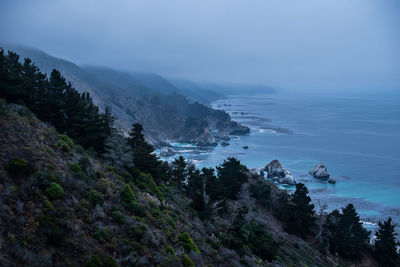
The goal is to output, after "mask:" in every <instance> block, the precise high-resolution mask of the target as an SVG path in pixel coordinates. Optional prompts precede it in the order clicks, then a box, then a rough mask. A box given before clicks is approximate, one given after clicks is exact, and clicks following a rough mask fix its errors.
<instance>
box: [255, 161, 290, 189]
mask: <svg viewBox="0 0 400 267" xmlns="http://www.w3.org/2000/svg"><path fill="white" fill-rule="evenodd" d="M265 172H266V173H267V178H270V179H272V180H273V181H274V182H277V183H280V184H288V185H295V184H296V180H295V179H294V177H293V175H292V174H291V173H290V171H288V170H285V169H284V168H283V167H282V165H281V163H280V162H279V161H278V160H277V159H274V160H273V161H271V162H270V163H269V164H268V165H267V166H265V168H264V169H261V173H262V174H265Z"/></svg>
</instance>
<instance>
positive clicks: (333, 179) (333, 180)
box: [328, 178, 336, 184]
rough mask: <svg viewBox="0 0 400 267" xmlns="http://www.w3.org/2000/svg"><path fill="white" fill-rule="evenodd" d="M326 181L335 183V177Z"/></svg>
mask: <svg viewBox="0 0 400 267" xmlns="http://www.w3.org/2000/svg"><path fill="white" fill-rule="evenodd" d="M328 183H330V184H336V179H335V178H329V179H328Z"/></svg>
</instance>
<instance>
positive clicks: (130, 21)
mask: <svg viewBox="0 0 400 267" xmlns="http://www.w3.org/2000/svg"><path fill="white" fill-rule="evenodd" d="M0 42H8V43H19V44H24V45H29V46H32V47H36V48H39V49H42V50H44V51H45V52H47V53H50V54H52V55H54V56H57V57H61V58H64V59H67V60H71V61H73V62H75V63H78V64H95V65H104V66H110V67H114V68H119V69H127V70H142V71H153V72H157V73H160V74H164V75H170V76H177V77H183V78H188V79H193V80H197V81H223V82H243V83H262V84H266V85H271V86H276V87H281V88H287V89H295V90H298V89H314V90H332V89H334V90H358V89H371V88H372V89H378V90H382V89H394V88H399V89H400V1H399V0H303V1H297V0H287V1H285V0H276V1H268V0H241V1H239V0H226V1H223V0H197V1H194V0H193V1H190V0H181V1H179V0H159V1H153V0H140V1H139V0H118V1H115V0H112V1H111V0H109V1H105V0H104V1H102V0H91V1H84V0H62V1H61V0H60V1H55V0H47V1H45V0H35V1H32V0H26V1H23V0H8V1H7V0H1V1H0Z"/></svg>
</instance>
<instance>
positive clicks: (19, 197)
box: [0, 53, 398, 266]
mask: <svg viewBox="0 0 400 267" xmlns="http://www.w3.org/2000/svg"><path fill="white" fill-rule="evenodd" d="M15 60H17V61H15ZM0 63H1V70H0V75H2V76H1V77H2V79H0V82H1V86H3V87H1V89H2V90H1V95H2V96H3V97H6V99H7V101H10V102H13V103H21V102H23V103H24V104H25V105H26V106H27V107H29V108H31V109H32V110H33V111H34V113H35V114H36V116H37V117H38V118H39V119H42V120H46V121H48V122H51V123H54V125H55V127H56V129H57V130H58V131H61V132H63V133H66V134H59V133H58V132H57V130H54V128H52V127H50V126H49V125H48V124H45V123H43V122H42V121H40V120H39V119H38V118H36V117H35V116H32V114H31V113H30V112H28V110H27V109H26V108H22V107H21V106H17V105H13V104H7V102H5V101H0V103H4V104H2V105H3V107H2V111H1V114H3V115H1V116H0V130H1V132H2V133H4V136H2V137H1V138H0V146H1V147H2V149H1V150H0V178H1V179H0V188H1V189H2V193H1V194H0V204H1V208H2V211H3V212H1V213H0V222H1V225H2V226H4V227H2V228H1V229H0V234H1V236H2V237H4V240H6V242H7V246H4V247H3V250H2V251H1V252H0V265H2V266H3V265H4V266H7V265H10V262H12V263H13V264H16V265H35V264H36V265H39V266H51V265H57V264H58V265H65V266H81V265H85V266H118V265H121V266H136V265H154V266H156V265H161V266H168V265H170V266H179V265H184V266H197V265H198V266H202V265H213V266H214V265H215V266H219V265H226V264H231V265H245V264H247V265H264V266H268V265H270V264H271V265H283V266H285V265H287V266H299V265H301V266H346V265H350V264H351V263H354V262H356V261H359V260H361V259H362V257H363V255H369V254H371V252H370V246H369V232H368V231H366V230H365V229H364V228H363V227H362V223H361V221H360V218H359V216H358V214H357V212H356V210H355V208H354V206H353V205H351V204H349V205H348V206H347V207H345V208H343V209H342V212H339V211H338V210H335V211H333V212H331V213H330V214H329V215H327V216H326V215H317V214H316V213H315V211H314V206H313V205H312V204H311V198H310V197H309V196H308V190H307V188H306V186H305V185H304V184H300V183H299V184H297V185H296V190H295V191H294V192H293V193H292V194H289V193H287V192H286V191H282V190H280V189H278V188H277V187H276V186H275V185H274V184H273V183H270V182H268V181H266V180H264V179H263V177H260V176H258V175H256V174H254V173H252V172H251V171H249V170H248V169H247V168H246V166H244V165H243V164H242V163H241V162H240V161H239V160H238V159H236V158H233V157H229V158H227V159H226V160H225V161H224V162H223V163H222V164H221V165H219V166H217V167H216V168H215V169H214V168H203V169H201V170H200V169H197V168H196V167H195V166H193V165H192V164H191V163H190V162H187V161H186V160H185V159H184V158H183V157H180V158H178V159H176V160H175V161H173V162H172V163H168V162H162V161H160V160H159V159H158V158H157V156H155V155H154V154H153V151H154V148H153V147H152V146H151V145H150V144H148V143H147V142H146V141H145V139H144V135H143V127H142V126H141V125H140V124H137V123H136V124H134V125H133V128H132V131H131V132H130V135H129V138H127V139H125V138H124V137H123V136H122V135H121V134H119V133H118V132H116V131H115V129H114V128H113V126H112V125H110V123H111V122H112V121H113V118H112V117H111V116H110V111H106V112H105V113H104V114H100V113H98V112H94V111H96V110H97V109H96V108H94V107H92V108H89V109H87V108H88V107H87V106H88V105H89V106H90V105H91V104H90V103H91V100H89V99H87V98H86V96H85V97H83V95H79V94H78V93H74V90H73V89H72V88H71V87H70V86H69V85H68V84H67V85H66V83H65V80H63V78H62V77H60V76H59V75H58V74H57V73H56V72H55V73H54V75H52V76H51V77H50V80H48V79H46V77H42V76H43V74H41V73H40V72H39V71H38V70H37V69H36V68H34V65H33V64H32V63H31V62H29V61H28V62H27V63H25V64H24V65H21V64H19V63H18V57H17V56H16V55H15V54H12V53H9V54H8V55H7V56H5V55H4V54H2V56H0ZM14 68H15V69H18V68H22V69H21V70H19V71H18V70H14ZM29 68H31V72H33V73H34V74H35V75H36V76H35V77H36V78H35V79H36V80H30V78H29V77H30V76H29V75H28V76H27V74H25V72H26V71H27V70H28V69H29ZM41 75H42V76H41ZM4 77H5V78H4ZM40 77H42V78H41V80H40V81H39V78H40ZM3 78H4V79H3ZM29 82H31V83H32V84H31V85H29ZM29 86H31V87H29ZM4 88H5V90H3V89H4ZM29 88H30V89H29ZM32 90H33V91H32ZM32 92H33V95H32V96H31V95H30V94H31V93H32ZM35 94H39V95H40V96H41V97H43V94H44V95H45V96H46V98H47V99H41V100H40V101H47V102H46V103H47V105H46V106H37V103H36V102H35V101H39V100H38V99H37V98H35V97H36V96H35ZM68 94H72V99H73V98H74V96H76V97H77V98H76V99H75V100H76V101H78V100H79V99H81V100H79V101H81V102H80V104H81V105H83V107H81V108H77V107H75V108H76V109H74V111H68V112H72V113H68V112H67V111H66V110H64V109H67V107H66V106H65V104H64V103H59V102H62V101H67V100H66V98H65V97H66V96H68V97H69V95H68ZM76 94H78V95H79V96H80V97H78V95H76ZM82 97H83V98H84V99H83V100H82ZM40 103H43V102H40ZM52 105H54V106H52ZM55 107H57V108H61V109H60V110H56V108H55ZM71 107H72V106H71ZM68 108H70V107H68ZM89 111H90V112H92V114H91V115H90V116H91V117H90V118H91V119H93V121H96V120H100V121H102V123H100V124H98V125H97V126H93V125H96V124H93V125H91V123H92V122H93V121H89V126H88V127H89V128H92V130H93V131H92V130H90V131H89V130H82V129H81V128H82V127H83V126H82V125H81V124H79V122H82V121H83V119H88V118H87V116H89V115H88V114H86V113H85V112H89ZM45 112H55V113H54V114H43V113H45ZM75 112H77V113H75ZM80 112H83V113H85V114H81V115H80ZM198 112H202V111H201V108H199V110H198ZM107 114H108V115H107ZM69 115H74V119H72V118H70V117H68V116H69ZM46 116H47V117H46ZM193 116H194V115H193ZM60 118H62V119H60ZM58 120H60V121H58ZM75 122H76V123H77V124H75ZM69 123H71V124H69ZM187 123H188V125H189V126H191V127H194V126H195V125H196V124H195V123H194V122H193V121H190V120H189V121H188V122H187ZM99 125H100V126H99ZM101 125H103V126H101ZM107 125H108V126H107ZM66 126H70V127H72V128H71V129H68V130H65V129H64V128H63V127H66ZM189 126H188V127H189ZM97 127H98V128H97ZM107 129H108V130H107ZM80 130H82V132H80V133H78V132H77V131H80ZM70 131H72V132H70ZM89 132H90V135H89ZM86 135H88V136H86ZM69 136H71V137H72V138H70V137H69ZM85 136H86V137H85ZM76 143H78V144H80V145H82V146H83V148H82V147H81V146H80V145H77V144H76ZM60 144H61V145H60ZM91 148H93V149H94V150H93V149H91ZM95 151H97V153H95ZM18 155H24V158H21V157H19V156H18ZM25 155H26V157H25ZM28 159H29V160H28ZM16 178H18V179H16ZM281 224H282V226H284V227H281ZM379 227H380V229H379V230H378V232H377V234H376V236H377V238H376V241H375V244H374V246H373V247H372V251H373V253H372V254H371V255H374V257H375V259H376V260H377V262H379V264H381V265H382V266H395V265H396V264H398V254H397V253H396V250H395V249H396V245H398V243H397V241H396V239H395V236H396V234H395V232H394V230H395V225H393V224H392V222H391V219H388V220H387V221H385V222H380V223H379ZM319 230H321V231H319ZM319 232H322V235H319ZM189 233H190V234H189ZM293 235H297V236H298V237H296V238H294V237H293ZM321 236H322V238H320V237H321ZM111 255H112V256H111ZM335 256H338V257H335Z"/></svg>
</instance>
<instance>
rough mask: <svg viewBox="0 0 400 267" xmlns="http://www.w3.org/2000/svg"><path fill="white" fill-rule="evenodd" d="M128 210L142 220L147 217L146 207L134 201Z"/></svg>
mask: <svg viewBox="0 0 400 267" xmlns="http://www.w3.org/2000/svg"><path fill="white" fill-rule="evenodd" d="M127 208H128V210H129V211H131V212H133V214H135V215H136V216H139V217H142V218H143V217H145V216H146V207H145V206H144V205H143V204H141V203H139V202H137V201H132V202H131V203H129V205H128V206H127Z"/></svg>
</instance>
